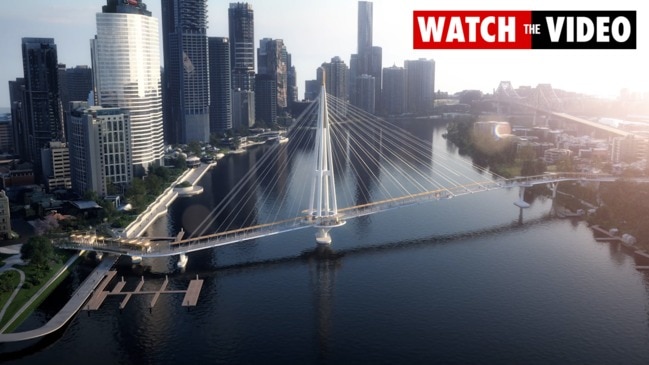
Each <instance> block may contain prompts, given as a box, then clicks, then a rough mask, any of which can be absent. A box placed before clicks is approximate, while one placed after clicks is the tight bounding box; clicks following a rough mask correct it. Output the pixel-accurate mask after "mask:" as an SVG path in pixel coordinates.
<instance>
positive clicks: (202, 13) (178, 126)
mask: <svg viewBox="0 0 649 365" xmlns="http://www.w3.org/2000/svg"><path fill="white" fill-rule="evenodd" d="M162 33H163V41H164V64H165V84H164V88H163V92H164V93H165V116H164V118H165V125H166V127H167V129H168V130H169V131H172V133H167V135H168V136H169V137H170V138H172V140H171V141H168V142H171V143H188V142H191V141H204V142H207V141H209V137H210V116H209V101H210V88H209V81H210V80H209V63H208V40H207V1H206V0H162Z"/></svg>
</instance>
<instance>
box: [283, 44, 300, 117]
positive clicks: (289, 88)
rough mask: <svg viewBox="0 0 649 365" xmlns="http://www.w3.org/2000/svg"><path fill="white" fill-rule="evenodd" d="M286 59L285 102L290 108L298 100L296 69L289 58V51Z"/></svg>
mask: <svg viewBox="0 0 649 365" xmlns="http://www.w3.org/2000/svg"><path fill="white" fill-rule="evenodd" d="M287 60H288V62H287V63H286V67H287V75H286V99H287V101H286V102H287V104H288V107H289V108H290V109H292V107H293V103H295V102H297V101H298V88H297V71H296V70H295V66H293V61H292V59H291V54H290V53H289V54H288V57H287Z"/></svg>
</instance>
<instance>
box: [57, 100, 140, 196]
mask: <svg viewBox="0 0 649 365" xmlns="http://www.w3.org/2000/svg"><path fill="white" fill-rule="evenodd" d="M130 124H131V122H130V118H129V114H128V112H127V111H126V110H125V109H121V108H103V107H91V108H88V109H85V108H79V109H76V110H73V111H72V112H71V117H70V124H69V128H70V131H69V136H70V141H69V146H70V165H71V166H70V167H71V175H72V188H73V189H74V190H75V191H76V192H78V193H79V194H82V195H83V194H85V192H87V191H95V192H97V194H98V195H99V196H102V197H103V196H106V195H107V194H110V193H113V192H111V191H109V184H112V185H113V186H114V187H116V188H118V189H119V188H120V187H123V186H125V185H127V184H129V183H130V182H131V180H132V179H133V170H132V166H133V164H132V158H131V156H132V153H131V143H130V140H131V128H130Z"/></svg>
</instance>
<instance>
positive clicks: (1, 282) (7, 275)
mask: <svg viewBox="0 0 649 365" xmlns="http://www.w3.org/2000/svg"><path fill="white" fill-rule="evenodd" d="M19 281H20V278H19V276H18V273H17V272H16V271H13V270H12V271H6V272H4V273H2V274H0V293H10V292H12V291H13V290H14V289H15V288H16V285H17V283H18V282H19Z"/></svg>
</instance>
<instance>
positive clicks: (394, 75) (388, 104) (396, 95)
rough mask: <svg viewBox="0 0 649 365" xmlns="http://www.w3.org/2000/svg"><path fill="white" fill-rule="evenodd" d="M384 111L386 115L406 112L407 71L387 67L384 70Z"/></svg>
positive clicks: (401, 68) (395, 67) (400, 68)
mask: <svg viewBox="0 0 649 365" xmlns="http://www.w3.org/2000/svg"><path fill="white" fill-rule="evenodd" d="M382 105H383V109H384V110H383V111H384V112H385V114H386V115H400V114H403V113H405V112H406V69H405V68H403V67H397V66H392V67H387V68H384V69H383V104H382Z"/></svg>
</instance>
